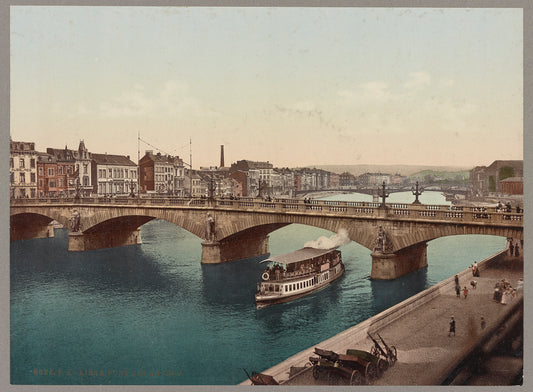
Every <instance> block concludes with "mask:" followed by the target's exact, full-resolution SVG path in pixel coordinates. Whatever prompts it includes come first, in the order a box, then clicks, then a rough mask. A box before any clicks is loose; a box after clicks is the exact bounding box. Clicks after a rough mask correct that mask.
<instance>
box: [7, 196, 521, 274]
mask: <svg viewBox="0 0 533 392" xmlns="http://www.w3.org/2000/svg"><path fill="white" fill-rule="evenodd" d="M208 214H209V215H208ZM76 215H77V216H79V228H74V227H73V226H72V219H73V217H74V216H76ZM10 216H11V240H19V239H27V238H38V237H46V236H49V235H50V231H49V226H48V225H49V223H50V222H51V221H52V220H56V221H57V222H59V223H61V224H62V225H64V226H65V227H69V228H70V229H69V230H70V233H69V250H71V251H85V250H92V249H100V248H106V247H117V246H124V245H132V244H139V243H141V237H140V227H141V226H142V225H143V224H145V223H146V222H148V221H151V220H153V219H163V220H166V221H168V222H172V223H174V224H176V225H178V226H180V227H182V228H184V229H185V230H188V231H189V232H191V233H193V234H194V235H196V236H198V237H200V238H202V239H204V241H203V242H202V263H222V262H227V261H232V260H239V259H245V258H249V257H253V256H259V255H265V254H268V253H269V250H268V234H269V233H271V232H273V231H275V230H277V229H279V228H281V227H284V226H287V225H289V224H291V223H298V224H303V225H308V226H315V227H319V228H322V229H326V230H329V231H332V232H338V231H339V229H341V228H344V229H346V230H347V232H348V235H349V237H350V239H351V240H352V241H355V242H357V243H358V244H361V245H363V246H364V247H366V248H368V249H369V250H370V251H371V252H372V272H371V277H372V278H375V279H394V278H397V277H399V276H402V275H404V274H406V273H409V272H412V271H415V270H417V269H420V268H422V267H425V266H426V265H427V256H426V247H427V242H428V241H431V240H433V239H435V238H439V237H444V236H450V235H464V234H484V235H494V236H501V237H506V238H510V237H511V238H515V239H523V215H522V214H521V213H502V212H496V210H495V209H494V208H489V209H486V208H484V207H471V206H468V207H466V206H465V207H450V206H442V205H420V204H419V205H414V204H399V203H396V204H394V203H392V204H389V203H387V204H386V205H384V206H383V205H381V204H380V203H374V202H347V201H331V200H312V201H311V202H309V203H305V202H304V201H303V200H297V199H284V200H276V201H275V202H266V201H264V200H261V199H241V200H222V199H178V198H152V199H144V198H121V199H119V198H82V199H78V200H76V199H15V200H12V201H11V210H10ZM209 217H211V218H212V220H213V223H212V224H209V222H208V218H209Z"/></svg>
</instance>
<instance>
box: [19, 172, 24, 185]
mask: <svg viewBox="0 0 533 392" xmlns="http://www.w3.org/2000/svg"><path fill="white" fill-rule="evenodd" d="M19 174H20V176H19V182H20V183H21V184H24V183H26V173H19Z"/></svg>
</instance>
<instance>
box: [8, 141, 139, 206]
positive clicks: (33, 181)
mask: <svg viewBox="0 0 533 392" xmlns="http://www.w3.org/2000/svg"><path fill="white" fill-rule="evenodd" d="M10 144H11V145H10V177H11V178H10V196H11V197H12V198H30V197H31V198H34V197H73V196H76V195H77V194H79V195H80V196H95V195H100V196H105V195H113V194H116V195H121V194H127V193H128V192H130V191H131V185H132V184H133V185H134V188H135V189H136V187H137V185H136V184H137V165H136V164H135V163H134V162H132V161H131V160H130V159H129V157H125V156H120V155H108V154H96V153H91V152H89V151H88V149H87V148H86V146H85V143H84V141H83V140H82V141H80V144H79V146H78V149H77V150H73V149H69V148H68V147H67V146H65V148H62V149H58V148H47V149H46V152H40V151H37V150H35V143H33V142H17V141H11V143H10Z"/></svg>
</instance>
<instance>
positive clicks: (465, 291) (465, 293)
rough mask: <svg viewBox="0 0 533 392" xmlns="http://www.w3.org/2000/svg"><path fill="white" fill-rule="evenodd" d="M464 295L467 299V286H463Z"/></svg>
mask: <svg viewBox="0 0 533 392" xmlns="http://www.w3.org/2000/svg"><path fill="white" fill-rule="evenodd" d="M463 295H464V296H465V299H466V296H467V295H468V289H467V288H466V286H465V287H464V288H463Z"/></svg>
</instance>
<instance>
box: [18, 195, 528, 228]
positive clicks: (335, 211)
mask: <svg viewBox="0 0 533 392" xmlns="http://www.w3.org/2000/svg"><path fill="white" fill-rule="evenodd" d="M50 204H54V205H59V204H69V205H72V204H74V205H75V204H91V205H104V206H116V207H118V206H120V205H132V206H133V205H139V206H157V207H161V206H176V207H180V206H183V207H193V208H194V207H202V208H205V207H215V208H222V209H230V210H240V211H250V210H253V211H269V212H279V213H284V212H301V213H320V214H332V215H334V216H346V217H377V216H383V211H382V210H380V206H381V204H380V203H375V202H362V201H333V200H305V201H304V200H301V199H272V200H264V199H262V198H240V199H214V200H210V199H205V198H180V197H140V198H138V197H84V198H79V199H76V198H72V197H71V198H34V199H12V200H11V206H19V205H20V206H25V205H50ZM386 206H387V213H386V214H387V215H389V216H391V215H392V216H396V217H397V218H398V219H408V220H431V221H439V220H441V221H446V222H450V221H452V222H458V223H465V222H468V223H481V224H485V223H486V224H504V225H506V226H509V225H511V226H522V225H523V213H522V212H520V213H516V212H514V213H513V212H507V211H505V212H503V211H501V210H497V209H496V208H495V207H477V206H449V205H427V204H404V203H390V204H386Z"/></svg>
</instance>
